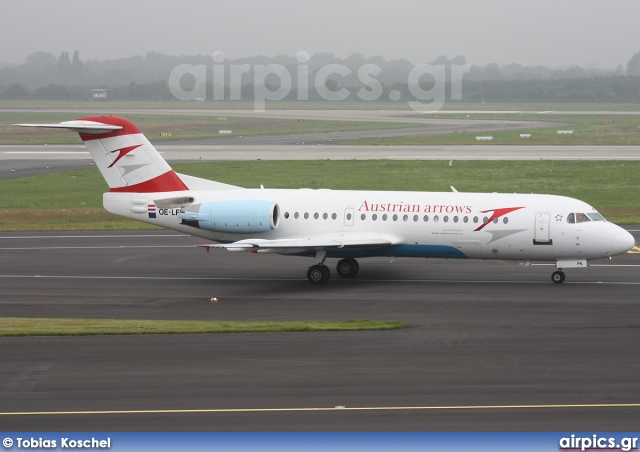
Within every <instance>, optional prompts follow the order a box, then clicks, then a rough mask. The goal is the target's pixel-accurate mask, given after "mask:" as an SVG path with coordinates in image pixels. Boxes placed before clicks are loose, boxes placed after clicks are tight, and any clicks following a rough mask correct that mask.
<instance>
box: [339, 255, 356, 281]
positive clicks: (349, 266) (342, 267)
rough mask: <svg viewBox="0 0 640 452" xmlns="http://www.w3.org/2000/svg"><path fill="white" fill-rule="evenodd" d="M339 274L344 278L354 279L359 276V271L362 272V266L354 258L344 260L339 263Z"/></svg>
mask: <svg viewBox="0 0 640 452" xmlns="http://www.w3.org/2000/svg"><path fill="white" fill-rule="evenodd" d="M336 270H337V271H338V274H339V275H340V276H342V277H343V278H353V277H354V276H356V275H357V274H358V270H360V264H358V261H357V260H355V259H352V258H347V259H342V260H341V261H339V262H338V266H337V268H336Z"/></svg>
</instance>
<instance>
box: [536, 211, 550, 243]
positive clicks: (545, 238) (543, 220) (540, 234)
mask: <svg viewBox="0 0 640 452" xmlns="http://www.w3.org/2000/svg"><path fill="white" fill-rule="evenodd" d="M550 217H551V215H549V214H548V213H537V214H536V224H535V228H534V232H533V243H534V245H551V233H550V231H549V226H550Z"/></svg>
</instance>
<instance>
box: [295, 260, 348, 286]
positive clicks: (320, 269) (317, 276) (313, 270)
mask: <svg viewBox="0 0 640 452" xmlns="http://www.w3.org/2000/svg"><path fill="white" fill-rule="evenodd" d="M323 262H324V260H323ZM358 270H360V265H359V264H358V261H357V260H355V259H352V258H347V259H342V260H340V261H339V262H338V265H337V267H336V271H337V272H338V275H340V276H341V277H343V278H353V277H354V276H356V275H357V274H358ZM330 278H331V272H330V271H329V267H327V266H326V265H324V264H323V263H320V264H316V265H312V266H311V267H309V270H308V271H307V279H308V280H309V282H310V283H311V284H326V283H327V282H329V279H330Z"/></svg>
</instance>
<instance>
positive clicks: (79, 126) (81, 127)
mask: <svg viewBox="0 0 640 452" xmlns="http://www.w3.org/2000/svg"><path fill="white" fill-rule="evenodd" d="M12 125H14V126H19V127H44V128H48V129H69V130H71V131H73V132H78V133H89V134H99V133H107V132H112V131H115V130H122V129H123V127H122V126H117V125H113V124H104V123H101V122H95V121H82V120H76V121H65V122H60V123H58V124H12Z"/></svg>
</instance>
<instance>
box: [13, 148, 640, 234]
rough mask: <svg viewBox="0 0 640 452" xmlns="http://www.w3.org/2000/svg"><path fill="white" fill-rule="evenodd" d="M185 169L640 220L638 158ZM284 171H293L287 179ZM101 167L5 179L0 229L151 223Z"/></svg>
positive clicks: (234, 180) (256, 182) (247, 180)
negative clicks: (538, 203)
mask: <svg viewBox="0 0 640 452" xmlns="http://www.w3.org/2000/svg"><path fill="white" fill-rule="evenodd" d="M173 167H174V169H175V170H176V171H178V172H181V173H185V174H190V175H193V176H197V177H202V178H206V179H212V180H217V181H220V182H225V183H229V184H232V185H238V186H242V187H255V188H258V187H259V186H260V185H261V184H262V185H264V186H265V187H267V188H299V187H306V188H332V189H354V190H407V191H450V188H449V187H450V186H451V185H453V186H454V187H455V188H456V189H457V190H458V191H460V192H503V193H513V192H518V193H546V194H558V195H565V196H570V197H574V198H578V199H581V200H583V201H585V202H588V203H590V204H591V205H593V206H594V207H595V208H596V209H598V210H599V211H600V212H601V213H602V214H603V215H604V216H605V217H606V218H607V219H608V220H609V221H613V222H616V223H621V224H633V223H640V184H638V181H637V178H638V174H639V173H640V162H637V161H542V160H536V161H455V162H454V163H453V166H452V167H449V166H448V161H399V160H383V161H381V160H369V161H329V160H323V161H256V162H215V163H211V162H198V163H176V164H174V165H173ZM283 175H286V177H284V176H283ZM106 190H107V185H106V183H105V182H104V180H103V179H102V176H101V175H100V173H99V171H98V170H97V169H86V170H78V171H69V172H63V173H53V174H50V175H45V176H34V177H26V178H18V179H8V180H3V181H0V230H3V231H35V230H117V229H145V228H152V227H151V226H147V225H145V224H144V223H139V222H134V221H132V220H127V219H124V218H120V217H116V216H113V215H111V214H108V213H107V212H105V211H104V210H103V209H102V193H103V192H105V191H106Z"/></svg>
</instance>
